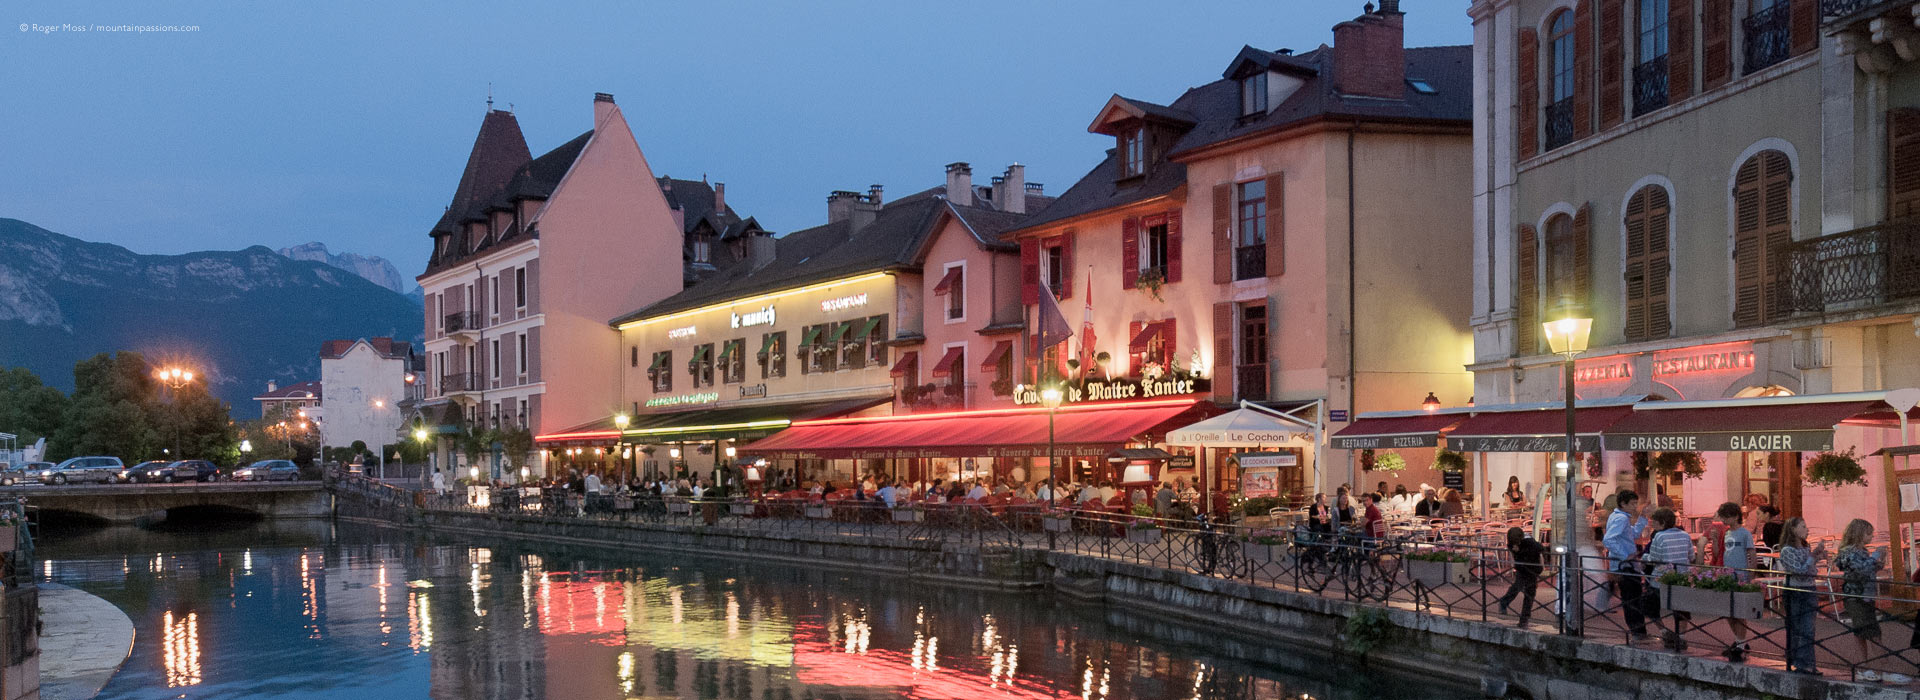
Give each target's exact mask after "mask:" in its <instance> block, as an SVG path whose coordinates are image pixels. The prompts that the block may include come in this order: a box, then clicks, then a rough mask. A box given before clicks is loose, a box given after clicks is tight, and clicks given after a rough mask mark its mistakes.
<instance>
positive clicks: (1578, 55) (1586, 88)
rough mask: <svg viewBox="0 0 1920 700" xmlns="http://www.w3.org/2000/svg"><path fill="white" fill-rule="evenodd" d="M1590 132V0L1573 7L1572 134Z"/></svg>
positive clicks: (1591, 84) (1580, 134)
mask: <svg viewBox="0 0 1920 700" xmlns="http://www.w3.org/2000/svg"><path fill="white" fill-rule="evenodd" d="M1591 135H1593V0H1580V4H1578V5H1574V6H1573V137H1574V138H1584V137H1587V136H1591Z"/></svg>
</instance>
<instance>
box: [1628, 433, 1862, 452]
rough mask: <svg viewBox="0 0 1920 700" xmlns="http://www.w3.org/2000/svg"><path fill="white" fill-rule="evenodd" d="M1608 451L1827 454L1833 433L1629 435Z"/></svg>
mask: <svg viewBox="0 0 1920 700" xmlns="http://www.w3.org/2000/svg"><path fill="white" fill-rule="evenodd" d="M1606 442H1607V449H1609V450H1618V451H1622V452H1825V451H1827V450H1831V449H1833V431H1831V430H1762V431H1750V432H1726V433H1648V434H1636V433H1626V434H1619V435H1611V434H1610V435H1608V436H1607V440H1606Z"/></svg>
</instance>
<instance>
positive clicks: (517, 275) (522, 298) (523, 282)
mask: <svg viewBox="0 0 1920 700" xmlns="http://www.w3.org/2000/svg"><path fill="white" fill-rule="evenodd" d="M513 308H516V309H524V308H527V268H524V267H516V268H513Z"/></svg>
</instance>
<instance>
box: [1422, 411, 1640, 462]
mask: <svg viewBox="0 0 1920 700" xmlns="http://www.w3.org/2000/svg"><path fill="white" fill-rule="evenodd" d="M1631 413H1633V406H1632V405H1631V404H1629V405H1622V406H1591V407H1586V408H1578V409H1575V410H1574V414H1573V415H1574V419H1573V432H1574V434H1575V435H1576V437H1577V439H1576V442H1577V444H1576V445H1575V447H1574V451H1575V452H1594V451H1598V450H1599V449H1600V432H1601V431H1603V430H1606V429H1607V428H1609V427H1610V426H1612V425H1613V424H1614V423H1616V422H1618V421H1619V420H1620V419H1622V418H1625V417H1627V416H1628V415H1629V414H1631ZM1447 445H1448V447H1450V448H1452V449H1454V450H1458V451H1461V452H1565V451H1566V450H1567V413H1566V409H1561V408H1543V409H1536V410H1526V411H1499V412H1490V413H1476V414H1474V415H1473V417H1471V418H1468V419H1466V420H1464V421H1461V422H1460V424H1459V425H1457V426H1454V428H1453V432H1452V433H1450V434H1448V435H1447Z"/></svg>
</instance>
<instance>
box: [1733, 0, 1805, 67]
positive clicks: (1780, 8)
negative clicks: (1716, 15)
mask: <svg viewBox="0 0 1920 700" xmlns="http://www.w3.org/2000/svg"><path fill="white" fill-rule="evenodd" d="M1791 4H1792V3H1789V2H1787V1H1786V0H1748V2H1747V10H1748V13H1747V17H1746V19H1745V20H1744V21H1742V22H1741V25H1742V26H1743V27H1744V28H1745V30H1746V40H1747V41H1746V47H1747V52H1746V53H1747V56H1746V58H1747V64H1746V68H1747V72H1748V73H1752V72H1754V71H1758V70H1760V69H1762V68H1766V67H1767V66H1771V65H1773V64H1775V63H1779V62H1781V61H1784V60H1787V57H1788V56H1790V55H1792V54H1793V19H1792V17H1793V13H1792V11H1791V10H1790V8H1789V6H1790V5H1791Z"/></svg>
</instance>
